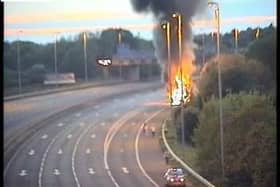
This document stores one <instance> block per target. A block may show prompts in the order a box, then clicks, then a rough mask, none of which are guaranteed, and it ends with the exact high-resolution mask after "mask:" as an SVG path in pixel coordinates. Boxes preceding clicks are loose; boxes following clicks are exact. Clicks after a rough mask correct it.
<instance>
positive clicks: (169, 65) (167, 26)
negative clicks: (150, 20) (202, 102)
mask: <svg viewBox="0 0 280 187" xmlns="http://www.w3.org/2000/svg"><path fill="white" fill-rule="evenodd" d="M162 28H163V29H164V30H166V32H165V34H166V43H167V70H168V84H169V97H170V98H171V97H172V87H171V86H172V85H171V52H170V23H169V22H168V21H166V22H165V23H163V24H162ZM170 102H171V101H170Z"/></svg>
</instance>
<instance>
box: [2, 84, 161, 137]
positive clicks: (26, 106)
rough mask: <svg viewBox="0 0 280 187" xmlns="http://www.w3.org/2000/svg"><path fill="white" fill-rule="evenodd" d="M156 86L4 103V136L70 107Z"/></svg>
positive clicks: (106, 88) (104, 89)
mask: <svg viewBox="0 0 280 187" xmlns="http://www.w3.org/2000/svg"><path fill="white" fill-rule="evenodd" d="M158 84H159V83H158V82H152V83H129V84H122V85H113V86H104V87H97V88H88V89H83V90H74V91H66V92H61V93H55V94H50V95H43V96H36V97H32V98H25V99H20V100H14V101H8V102H4V131H5V133H4V136H5V137H6V136H8V135H9V134H10V133H12V131H13V130H14V129H15V130H16V129H17V128H18V127H21V126H22V125H24V124H29V123H32V122H34V121H38V120H40V119H42V118H45V117H47V116H49V115H51V114H55V113H57V112H58V111H61V110H63V109H66V108H69V107H71V106H74V105H77V104H80V103H85V102H89V101H91V100H93V99H98V98H101V97H104V96H108V95H111V94H116V93H124V92H127V91H129V90H141V89H144V88H148V87H153V86H155V85H158Z"/></svg>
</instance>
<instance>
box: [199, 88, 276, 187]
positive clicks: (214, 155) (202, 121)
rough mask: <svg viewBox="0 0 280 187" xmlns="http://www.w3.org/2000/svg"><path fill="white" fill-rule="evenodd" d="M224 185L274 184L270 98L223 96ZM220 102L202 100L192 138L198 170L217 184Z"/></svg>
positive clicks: (273, 122) (273, 123)
mask: <svg viewBox="0 0 280 187" xmlns="http://www.w3.org/2000/svg"><path fill="white" fill-rule="evenodd" d="M222 102H223V106H224V115H223V117H224V161H225V165H224V168H225V176H226V178H227V180H226V183H225V184H223V186H248V187H250V186H261V187H262V186H263V187H265V186H276V181H275V179H276V110H275V107H274V106H273V104H272V102H271V100H270V99H269V97H267V96H265V95H259V93H257V92H254V93H251V94H244V93H240V94H233V95H229V96H227V97H225V98H224V99H223V100H222ZM218 107H219V101H218V100H216V99H212V100H210V101H209V102H207V103H205V105H204V107H203V110H202V112H201V113H200V114H199V123H198V126H197V128H196V129H195V130H194V136H193V141H194V143H195V146H196V149H197V163H199V172H200V173H201V174H202V175H203V176H205V177H206V178H209V179H211V180H212V181H213V183H214V184H215V183H216V184H219V180H220V178H221V165H220V158H221V157H220V131H219V120H218V116H219V115H218V114H219V113H218V112H219V110H218Z"/></svg>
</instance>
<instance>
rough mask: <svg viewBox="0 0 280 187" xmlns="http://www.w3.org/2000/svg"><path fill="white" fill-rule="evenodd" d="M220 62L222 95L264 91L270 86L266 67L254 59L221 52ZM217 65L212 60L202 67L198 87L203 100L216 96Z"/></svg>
mask: <svg viewBox="0 0 280 187" xmlns="http://www.w3.org/2000/svg"><path fill="white" fill-rule="evenodd" d="M220 63H221V64H220V65H221V78H222V95H223V96H225V95H226V94H228V93H238V92H240V91H249V90H254V89H257V90H262V91H264V90H265V89H270V88H271V86H272V84H271V83H270V81H271V77H270V74H269V71H268V69H267V68H266V67H265V66H263V65H261V64H260V63H256V61H254V60H247V59H246V58H245V57H244V56H242V55H229V54H227V55H225V54H223V55H221V57H220ZM217 66H218V65H217V63H215V61H214V60H212V61H210V62H209V63H208V64H206V65H205V66H204V67H203V69H202V73H201V79H200V81H199V83H198V87H199V90H200V93H201V96H202V97H203V99H204V100H208V99H209V98H210V97H211V96H212V95H214V96H216V97H217V96H218V72H217Z"/></svg>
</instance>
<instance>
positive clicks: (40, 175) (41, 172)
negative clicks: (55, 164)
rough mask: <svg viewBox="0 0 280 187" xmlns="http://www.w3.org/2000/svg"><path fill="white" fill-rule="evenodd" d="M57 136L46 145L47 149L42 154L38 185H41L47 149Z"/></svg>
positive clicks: (40, 186)
mask: <svg viewBox="0 0 280 187" xmlns="http://www.w3.org/2000/svg"><path fill="white" fill-rule="evenodd" d="M57 136H58V134H57V135H56V136H55V138H54V139H52V141H51V143H50V144H49V145H48V147H47V149H46V151H45V153H44V156H43V158H42V160H41V166H40V171H39V181H38V185H39V187H42V175H43V169H44V164H45V160H46V158H47V155H48V152H49V149H50V148H51V146H52V144H53V143H54V142H55V140H56V138H57Z"/></svg>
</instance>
